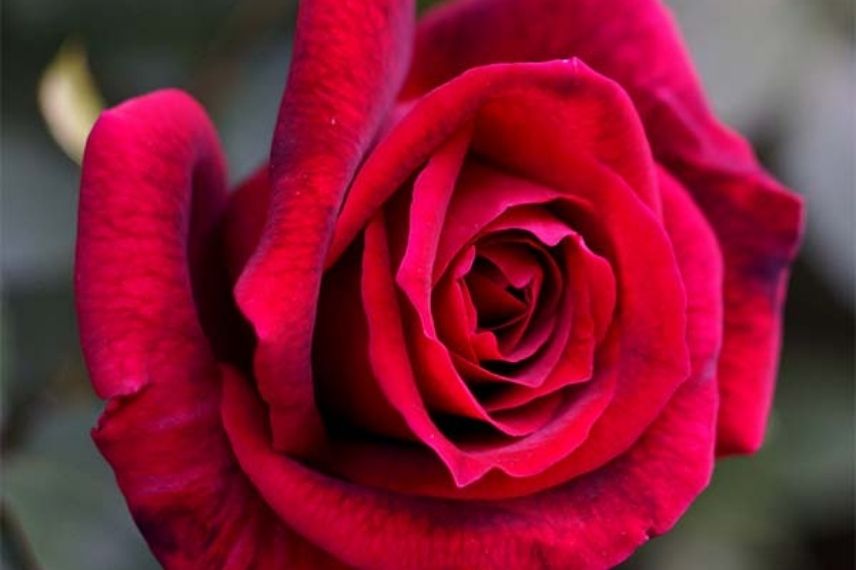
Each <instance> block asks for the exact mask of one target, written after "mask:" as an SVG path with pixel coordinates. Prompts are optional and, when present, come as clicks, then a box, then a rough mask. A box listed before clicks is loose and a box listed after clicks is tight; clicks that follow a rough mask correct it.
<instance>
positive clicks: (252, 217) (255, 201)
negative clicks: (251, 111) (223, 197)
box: [224, 164, 270, 283]
mask: <svg viewBox="0 0 856 570" xmlns="http://www.w3.org/2000/svg"><path fill="white" fill-rule="evenodd" d="M269 205H270V171H269V169H268V165H267V164H265V165H264V166H262V167H261V168H259V169H258V170H257V171H256V172H254V173H253V174H252V175H250V176H249V177H247V179H246V180H244V181H243V182H241V183H240V184H239V185H238V187H237V188H235V190H233V191H232V193H231V194H230V195H229V204H228V206H227V208H226V219H225V228H224V231H225V234H226V235H225V246H226V252H225V253H226V265H227V267H228V269H229V276H230V278H231V281H232V283H234V282H236V281H237V280H238V277H239V276H240V275H241V272H242V271H243V270H244V266H245V265H246V263H247V261H249V259H250V258H251V257H252V255H253V253H254V252H255V250H256V247H257V246H258V244H259V238H261V235H262V230H263V229H264V227H265V220H267V214H268V207H269Z"/></svg>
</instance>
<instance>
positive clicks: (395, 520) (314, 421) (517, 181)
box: [75, 0, 801, 570]
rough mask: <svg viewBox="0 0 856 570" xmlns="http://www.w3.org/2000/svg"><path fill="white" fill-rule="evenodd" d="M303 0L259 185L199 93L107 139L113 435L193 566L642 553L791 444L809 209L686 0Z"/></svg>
mask: <svg viewBox="0 0 856 570" xmlns="http://www.w3.org/2000/svg"><path fill="white" fill-rule="evenodd" d="M414 21H415V11H414V7H413V3H412V2H410V1H397V0H336V1H334V0H303V1H301V2H300V6H299V10H298V18H297V30H296V36H295V44H294V50H293V59H292V63H291V68H290V71H289V76H288V81H287V86H286V90H285V93H284V95H283V98H282V104H281V107H280V111H279V117H278V119H277V123H276V128H275V134H274V140H273V144H272V150H271V155H270V161H269V163H268V164H266V165H264V166H263V167H262V168H260V169H259V170H258V171H257V172H256V173H254V174H253V175H252V176H250V177H249V178H248V179H247V180H246V181H244V182H243V183H241V184H239V185H238V186H237V187H236V188H235V189H234V190H233V191H232V192H231V193H230V192H228V191H227V189H226V186H225V179H226V177H225V167H224V160H223V157H222V155H221V150H220V146H219V142H218V140H217V137H216V134H215V132H214V128H213V127H212V125H211V123H210V122H209V120H208V118H207V117H206V115H205V113H204V111H203V110H202V109H201V108H200V107H199V105H198V104H197V103H195V102H194V101H193V100H192V99H191V98H190V97H189V96H188V95H186V94H183V93H181V92H179V91H159V92H156V93H153V94H150V95H147V96H144V97H140V98H137V99H132V100H130V101H128V102H126V103H124V104H122V105H120V106H118V107H115V108H113V109H111V110H109V111H108V112H106V113H105V114H104V115H102V117H101V118H100V119H99V121H98V123H97V124H96V126H95V128H94V130H93V132H92V134H91V136H90V139H89V142H88V144H87V149H86V154H85V157H84V164H83V175H82V181H81V199H80V214H79V216H80V217H79V234H78V243H77V259H76V275H75V277H76V297H77V309H78V314H79V321H80V336H81V342H82V345H83V350H84V355H85V357H86V361H87V365H88V367H89V370H90V373H91V377H92V383H93V385H94V387H95V389H96V391H97V392H98V394H99V395H100V396H102V397H103V398H105V399H106V400H107V405H106V409H105V412H104V414H103V416H102V418H101V420H100V421H99V424H98V426H97V427H96V428H95V429H94V430H93V437H94V439H95V442H96V444H97V445H98V447H99V449H100V450H101V451H102V453H103V454H104V455H105V457H106V458H107V460H108V461H109V462H110V464H111V466H112V467H113V469H114V470H115V472H116V477H117V481H118V484H119V486H120V488H121V489H122V491H123V493H124V495H125V497H126V499H127V502H128V506H129V509H130V511H131V513H132V515H133V517H134V519H135V521H136V522H137V524H138V526H139V528H140V530H141V532H142V533H143V535H144V536H145V538H146V540H147V541H148V543H149V545H150V547H151V549H152V551H153V552H154V554H155V556H156V557H157V558H158V560H159V561H160V562H161V563H162V564H163V565H164V567H165V568H170V569H179V570H183V569H191V568H193V569H212V568H226V569H230V570H239V569H266V568H271V569H273V568H325V569H326V568H366V569H374V568H377V569H414V570H419V569H433V568H461V569H463V568H467V569H488V568H491V569H492V568H509V569H529V568H533V569H534V568H579V569H600V568H608V567H612V566H614V565H616V564H619V563H620V562H621V561H623V560H624V559H626V558H627V557H628V556H629V555H630V554H631V553H632V552H633V551H634V550H635V549H636V548H638V547H639V546H640V545H641V544H643V543H644V542H645V541H647V540H648V539H649V538H650V537H652V536H655V535H657V534H660V533H663V532H666V531H667V530H668V529H670V528H671V527H672V526H673V525H674V524H675V522H676V521H677V520H678V519H679V517H680V516H681V515H682V514H683V513H684V512H685V511H686V509H687V508H688V507H689V506H690V504H691V503H692V501H693V500H694V499H695V498H696V496H697V495H698V494H699V493H700V492H701V491H702V490H703V489H704V487H705V486H706V485H707V483H708V481H709V479H710V476H711V474H712V472H713V464H714V458H715V456H716V455H717V454H723V453H734V452H747V451H751V450H754V449H756V448H757V447H758V445H760V442H761V440H762V437H763V430H764V425H765V423H766V417H767V413H768V411H769V406H770V401H771V397H772V390H773V383H774V373H775V365H776V361H777V351H778V343H779V335H780V328H781V322H780V320H781V316H780V315H781V305H782V302H783V300H784V289H785V283H786V277H787V272H788V267H789V264H790V262H791V261H792V259H793V256H794V255H795V253H796V247H797V242H798V240H799V236H800V232H801V204H800V202H799V201H798V200H797V199H796V198H795V197H794V196H793V195H792V194H791V193H789V192H788V191H787V190H785V189H784V188H782V187H781V186H779V185H778V183H776V182H775V181H773V180H772V179H771V178H770V177H769V176H768V175H767V174H765V173H764V172H763V170H762V169H761V168H760V166H759V165H758V163H757V161H756V160H755V158H754V156H753V154H752V152H751V150H750V149H749V147H748V146H747V145H746V143H745V142H743V141H742V140H741V139H740V138H739V137H737V135H735V134H733V133H731V132H730V131H728V130H726V129H725V128H723V127H722V126H721V125H720V124H719V123H718V122H716V120H715V119H714V118H713V116H712V115H711V113H710V111H709V109H708V106H707V103H706V102H705V100H704V96H703V94H702V92H701V90H700V87H699V85H698V81H697V79H696V77H695V74H694V72H693V70H692V67H691V65H690V63H689V61H688V59H687V56H686V54H685V50H684V48H683V46H682V44H681V41H680V38H679V37H678V34H677V32H676V30H675V28H674V25H673V23H672V20H671V18H670V17H669V16H668V14H667V13H666V11H665V9H664V8H663V7H662V6H661V5H660V3H659V1H658V0H616V1H614V2H607V3H604V2H597V1H595V0H563V1H560V0H459V1H455V2H450V3H447V4H445V5H441V6H440V7H438V8H436V9H435V10H433V11H430V12H429V13H427V14H426V15H425V16H424V17H423V19H422V21H420V22H419V24H418V25H417V26H414Z"/></svg>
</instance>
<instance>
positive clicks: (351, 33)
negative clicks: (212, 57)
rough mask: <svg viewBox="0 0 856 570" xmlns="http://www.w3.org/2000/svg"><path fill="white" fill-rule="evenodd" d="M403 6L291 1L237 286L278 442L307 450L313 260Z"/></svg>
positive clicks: (376, 99) (403, 1)
mask: <svg viewBox="0 0 856 570" xmlns="http://www.w3.org/2000/svg"><path fill="white" fill-rule="evenodd" d="M413 14H414V9H413V2H412V0H380V1H371V2H370V1H367V0H361V1H354V2H341V1H340V0H315V1H307V2H301V4H300V9H299V13H298V22H297V36H296V38H295V46H294V55H293V58H292V62H291V70H290V72H289V78H288V84H287V87H286V90H285V93H284V95H283V99H282V104H281V107H280V113H279V119H278V121H277V126H276V130H275V133H274V141H273V148H272V150H271V165H270V168H271V170H270V172H271V189H272V190H271V191H272V193H271V198H270V199H271V202H270V215H269V217H268V220H267V224H266V226H265V229H264V233H263V234H262V238H261V242H260V245H259V249H258V250H257V251H256V254H255V255H254V257H253V258H252V259H251V260H250V262H249V263H248V264H247V267H246V270H245V273H244V275H243V276H242V278H241V280H240V282H239V283H238V287H237V290H236V295H237V298H238V303H239V305H240V307H241V309H242V311H243V313H244V315H245V316H246V317H247V319H248V320H249V321H250V323H251V324H252V325H253V327H254V328H255V331H256V335H257V337H258V340H259V345H258V350H257V353H256V359H255V372H256V379H257V381H258V383H259V388H260V390H261V392H262V394H264V397H265V399H266V400H267V402H268V404H269V405H270V418H271V423H272V426H273V430H274V438H275V440H276V445H277V448H279V449H280V450H283V451H292V452H295V453H301V452H310V451H311V450H312V449H313V448H314V447H316V445H317V442H318V441H319V439H320V436H321V435H322V433H323V426H322V423H321V419H320V416H319V414H318V410H317V408H316V406H315V401H314V397H313V391H312V390H313V387H312V370H311V367H312V365H311V348H312V335H313V324H314V321H315V309H316V303H317V299H318V292H319V286H320V279H321V273H322V266H323V261H324V257H325V255H326V252H327V247H328V244H329V241H330V235H331V233H332V231H333V225H334V223H335V218H336V213H337V211H338V209H339V205H340V203H341V201H342V198H343V196H344V193H345V189H346V188H347V186H348V185H349V183H350V181H351V177H352V176H353V173H354V171H355V169H356V168H357V166H358V165H359V163H360V161H362V159H363V157H364V154H365V152H366V151H367V150H368V148H369V146H370V145H371V144H372V142H373V140H374V137H375V136H376V134H377V131H378V129H379V128H380V126H381V124H382V122H383V121H384V120H385V118H386V114H387V112H388V109H389V108H390V106H391V105H392V102H393V99H394V97H395V93H396V91H397V90H398V88H399V85H400V83H401V79H402V76H403V74H404V72H405V67H406V65H407V61H408V59H409V56H410V47H411V44H412V38H411V32H412V27H413V17H414V15H413Z"/></svg>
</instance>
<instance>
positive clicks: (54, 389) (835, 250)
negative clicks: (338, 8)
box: [0, 0, 856, 570]
mask: <svg viewBox="0 0 856 570" xmlns="http://www.w3.org/2000/svg"><path fill="white" fill-rule="evenodd" d="M667 1H668V3H669V4H670V5H671V6H672V7H673V8H675V11H676V15H677V17H678V19H679V21H680V23H681V26H682V28H683V29H684V31H685V33H686V35H687V39H688V42H689V45H690V48H691V51H692V52H693V55H694V56H695V58H696V60H697V61H698V63H699V66H700V70H701V74H702V77H703V80H704V82H705V84H706V86H707V87H708V89H709V91H710V94H711V96H712V99H713V102H714V105H715V107H716V109H717V111H718V112H719V113H720V115H722V116H723V117H724V118H725V119H726V120H727V121H728V122H730V123H731V124H733V125H735V126H737V127H738V128H739V130H741V131H742V132H744V133H746V134H747V135H749V136H750V137H751V138H752V139H753V141H754V142H755V144H756V146H757V147H758V148H759V150H760V152H761V156H762V159H763V160H764V161H765V162H766V164H768V165H769V166H770V167H771V168H772V169H773V170H774V171H775V172H776V174H777V175H779V176H780V177H782V178H783V179H784V180H785V181H786V182H787V183H789V184H790V185H792V186H793V187H794V188H796V189H798V190H799V191H800V192H803V193H804V194H805V195H806V196H807V198H808V200H809V227H808V235H807V244H806V249H805V250H804V255H803V258H802V261H801V262H800V263H799V265H798V266H797V267H796V269H795V272H794V277H793V281H792V286H791V294H790V297H789V304H788V314H787V319H786V322H787V331H786V336H785V343H784V348H783V359H782V365H781V374H780V380H779V390H778V393H777V397H776V402H775V407H774V412H773V418H772V422H771V426H770V431H769V437H768V440H767V444H766V445H765V447H764V449H763V450H762V451H761V452H760V453H759V454H758V455H756V456H754V457H751V458H741V459H730V460H726V461H722V462H721V463H720V464H719V467H718V468H717V472H716V474H715V477H714V479H713V482H712V484H711V487H710V489H709V490H708V491H707V492H706V493H705V494H704V495H703V496H702V497H701V498H700V499H699V501H698V502H697V503H696V504H695V505H693V506H692V508H691V509H690V510H689V512H688V514H687V515H686V517H685V518H684V519H682V520H681V521H680V522H679V524H678V525H677V527H676V528H675V530H674V531H673V532H671V533H669V534H667V535H665V536H663V537H659V538H656V539H654V540H652V542H651V543H650V545H648V546H646V547H645V548H643V549H642V550H641V551H640V553H639V555H638V556H636V557H634V558H633V559H632V560H631V561H630V562H628V563H627V564H625V565H624V566H625V567H626V568H630V569H633V568H637V569H658V570H672V569H674V570H683V569H687V568H691V569H693V570H696V569H698V570H707V569H711V570H713V569H717V570H719V569H723V568H726V569H729V570H742V569H753V570H756V569H761V570H764V569H785V570H788V569H797V568H799V569H812V568H818V569H830V570H837V569H849V568H853V567H854V566H856V564H854V561H853V548H854V545H853V532H854V529H853V526H854V521H853V500H854V497H853V494H854V490H853V483H854V473H853V471H854V462H853V452H854V425H853V406H854V393H853V391H854V362H853V348H854V340H855V339H854V320H853V308H854V304H853V296H852V294H853V264H854V253H853V247H854V243H856V236H854V233H853V232H854V224H853V219H852V216H853V212H854V207H853V201H854V191H853V190H854V172H853V160H852V159H853V158H854V156H856V149H854V132H855V131H856V121H854V109H853V101H854V100H856V88H854V76H853V69H854V62H853V48H854V45H853V22H854V21H856V20H854V17H853V5H852V2H851V1H850V0H818V1H816V2H805V1H804V0H757V1H753V2H744V1H743V0H722V1H720V2H697V1H695V0H667ZM430 3H431V2H425V1H420V2H419V5H420V7H422V8H424V7H425V6H426V5H427V4H430ZM0 10H2V14H0V25H2V74H3V77H2V79H3V81H2V82H0V103H2V110H0V111H2V112H0V120H2V126H3V128H2V132H0V146H2V169H0V190H2V203H0V214H2V224H0V243H2V287H3V290H2V293H3V296H2V308H0V311H2V312H0V317H2V318H1V319H0V342H2V350H0V370H2V377H0V379H2V386H0V387H2V394H3V399H2V408H0V412H2V416H0V419H2V450H3V453H4V461H3V466H2V491H0V501H2V503H0V533H2V540H3V547H2V549H0V555H2V562H3V567H4V568H7V567H8V568H23V569H25V570H26V569H27V568H31V567H33V564H32V563H31V562H33V563H35V564H38V566H39V567H41V568H44V569H46V570H65V569H69V570H76V569H79V568H110V569H115V570H145V569H150V568H155V567H157V565H156V563H155V562H154V560H153V559H152V558H151V555H150V554H149V553H148V551H147V549H146V548H145V545H144V544H143V542H142V539H141V538H140V536H139V534H138V533H137V531H136V529H135V528H134V527H133V522H132V521H131V519H130V516H129V515H128V513H127V511H126V509H125V507H124V503H123V501H122V499H121V496H120V494H119V492H118V490H117V489H116V486H115V484H114V481H113V477H112V474H111V472H110V470H109V468H108V466H107V465H106V463H105V462H104V461H103V460H102V458H101V457H100V456H99V455H98V453H97V451H96V450H95V448H94V446H93V445H92V442H91V440H90V438H89V435H88V431H89V429H90V427H91V426H92V425H94V423H95V419H96V417H97V415H98V413H99V410H100V408H101V403H100V402H98V400H97V399H96V398H95V397H94V395H93V394H92V392H91V389H90V387H89V384H88V382H87V380H86V373H85V370H84V367H83V365H82V362H81V357H80V353H79V348H78V345H77V331H76V324H75V319H74V311H73V297H72V279H71V260H72V257H73V246H74V232H75V217H76V201H77V198H76V189H77V179H78V169H77V166H76V165H75V164H74V163H73V162H72V161H71V160H69V158H68V157H67V156H66V154H64V153H63V151H62V150H61V149H60V148H59V147H58V146H57V144H56V143H55V142H54V141H53V140H52V138H51V135H50V133H49V130H48V128H47V125H46V123H45V121H44V120H43V119H42V118H41V117H40V115H39V108H38V97H37V93H38V85H39V79H40V77H42V76H43V73H44V72H45V70H46V69H48V68H49V65H50V63H51V61H55V60H54V58H55V57H56V55H57V53H58V52H59V50H60V47H61V46H62V45H63V42H65V41H67V39H68V38H71V37H73V38H78V39H79V41H80V42H81V45H83V46H85V48H86V50H87V53H88V55H89V64H90V66H89V67H90V69H91V71H92V74H93V76H94V78H95V82H96V83H97V85H98V86H99V87H100V89H101V92H102V94H103V97H104V99H105V100H106V101H107V102H108V103H109V104H115V103H116V102H118V101H120V100H122V99H124V98H127V97H130V96H133V95H136V94H139V93H142V92H145V91H149V90H152V89H156V88H160V87H165V86H178V87H182V88H185V89H188V90H189V91H191V92H192V93H193V94H194V95H195V96H196V97H198V98H199V99H200V100H202V102H203V103H204V104H205V106H206V107H207V108H208V109H209V111H210V112H211V114H212V116H213V118H214V120H215V123H216V124H217V127H218V129H219V131H220V134H221V136H222V138H223V144H224V146H225V149H226V152H227V155H228V156H229V159H230V166H231V178H232V180H238V179H240V178H241V177H243V176H244V175H246V174H247V173H248V172H250V171H251V170H252V169H253V168H254V167H255V166H257V165H258V164H259V163H260V162H261V161H263V160H264V159H265V157H266V155H267V151H268V145H269V142H270V136H271V133H272V129H273V122H274V118H275V116H276V112H277V106H278V99H279V95H280V93H281V90H282V86H283V83H284V79H285V74H286V70H287V66H288V58H289V41H290V33H291V26H292V25H293V22H292V20H293V15H294V4H293V3H292V2H283V1H282V0H209V1H208V2H204V3H200V2H192V1H191V0H150V1H148V2H140V1H139V0H112V1H107V0H75V1H74V2H68V1H65V0H5V1H4V2H3V3H2V4H0ZM78 64H79V61H78ZM78 79H79V78H78ZM47 116H48V118H49V120H53V119H50V114H48V115H47ZM60 138H61V137H60ZM72 154H74V153H73V151H72ZM30 559H31V561H30V562H28V560H30Z"/></svg>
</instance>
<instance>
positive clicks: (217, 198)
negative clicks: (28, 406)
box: [76, 91, 330, 570]
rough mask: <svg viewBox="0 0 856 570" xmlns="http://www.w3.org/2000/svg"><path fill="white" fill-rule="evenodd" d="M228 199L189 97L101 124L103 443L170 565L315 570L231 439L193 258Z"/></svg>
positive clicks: (96, 163)
mask: <svg viewBox="0 0 856 570" xmlns="http://www.w3.org/2000/svg"><path fill="white" fill-rule="evenodd" d="M224 201H225V192H224V173H223V163H222V159H221V154H220V148H219V143H218V142H217V139H216V136H215V134H214V131H213V128H212V126H211V124H210V122H209V121H208V119H207V117H206V116H205V114H204V112H203V111H202V109H201V108H200V107H199V106H198V105H197V104H196V103H195V102H194V101H193V100H192V99H190V98H189V97H188V96H186V95H184V94H182V93H180V92H177V91H162V92H158V93H154V94H151V95H148V96H145V97H141V98H138V99H132V100H131V101H128V102H127V103H125V104H123V105H121V106H119V107H116V108H115V109H112V110H110V111H108V112H106V113H104V114H103V115H102V116H101V118H100V119H99V120H98V123H97V124H96V126H95V128H94V130H93V132H92V135H91V136H90V138H89V142H88V144H87V149H86V155H85V157H84V163H83V179H82V183H81V197H80V223H79V233H78V242H77V261H76V290H77V291H76V292H77V307H78V316H79V322H80V334H81V339H82V344H83V350H84V354H85V356H86V361H87V364H88V366H89V370H90V373H91V376H92V382H93V384H94V385H95V388H96V390H97V391H98V393H99V395H101V396H102V397H105V398H111V400H110V403H109V404H108V406H107V410H106V411H105V413H104V415H103V416H102V418H101V421H100V422H99V425H98V427H97V428H96V429H95V430H94V431H93V437H94V439H95V441H96V443H97V444H98V447H99V449H100V450H101V452H102V453H103V454H104V455H105V456H106V457H107V459H108V460H109V461H110V463H111V465H112V466H113V469H114V470H115V472H116V477H117V480H118V482H119V486H120V487H121V489H122V492H123V493H124V494H125V497H126V499H127V501H128V506H129V508H130V510H131V513H132V514H133V516H134V519H135V520H136V522H137V525H138V526H139V527H140V530H141V531H142V533H143V535H144V536H145V537H146V540H147V541H148V543H149V546H150V547H151V548H152V550H153V552H154V554H155V556H156V557H157V558H158V559H159V560H160V561H161V563H162V564H163V565H164V566H165V567H166V568H169V569H191V568H193V569H195V568H228V569H232V570H237V569H256V568H259V569H266V568H270V569H275V568H281V567H283V566H288V567H297V568H317V567H319V565H323V564H325V563H328V562H330V561H329V559H328V558H327V557H326V556H325V555H324V554H322V553H320V552H318V551H317V550H315V549H314V548H313V547H311V546H309V545H307V544H306V543H304V542H303V541H302V540H301V539H299V538H298V537H296V536H295V535H294V533H293V532H291V531H290V530H289V529H288V528H286V527H284V526H282V524H281V523H280V522H279V521H278V520H277V518H276V517H275V515H273V513H271V511H270V510H269V508H268V507H267V505H265V504H264V503H263V502H262V501H261V500H260V498H259V497H258V495H257V493H256V492H255V490H254V489H253V488H252V487H251V486H250V485H249V484H248V482H247V480H246V478H245V477H244V476H243V474H241V473H240V471H239V470H238V468H237V465H236V464H235V460H234V457H233V455H232V452H231V449H230V448H229V445H228V442H227V441H226V439H225V437H224V433H223V429H222V425H221V420H220V414H219V405H220V401H219V400H220V396H219V383H220V378H219V370H218V368H217V366H216V364H215V363H214V361H213V358H212V354H211V348H210V347H209V344H208V340H207V339H206V337H205V334H204V333H203V331H202V328H201V326H200V324H199V322H198V321H197V305H198V304H199V303H200V299H198V298H197V299H196V300H195V299H194V294H193V283H192V278H193V277H196V278H206V279H207V278H208V277H209V275H208V274H199V271H198V270H199V269H205V268H206V265H205V264H202V265H200V264H198V263H195V259H194V258H196V259H198V260H204V259H205V258H206V257H208V256H207V255H206V254H207V253H209V252H210V251H211V250H212V248H214V247H215V246H216V244H217V242H216V240H215V239H214V236H215V225H216V222H217V221H218V218H219V216H220V213H221V211H222V205H223V204H224ZM215 252H216V253H219V252H217V251H216V250H215ZM188 258H189V259H188ZM194 270H196V271H194ZM191 273H193V275H192V274H191ZM206 287H207V288H216V283H214V282H210V281H206ZM197 297H198V295H197ZM204 308H205V307H202V306H200V307H199V310H202V309H204Z"/></svg>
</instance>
